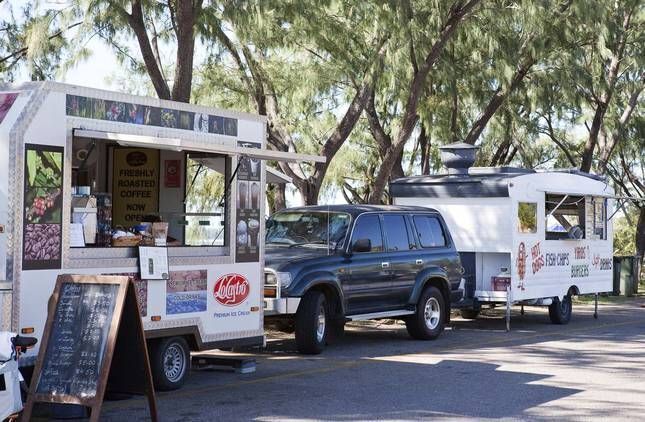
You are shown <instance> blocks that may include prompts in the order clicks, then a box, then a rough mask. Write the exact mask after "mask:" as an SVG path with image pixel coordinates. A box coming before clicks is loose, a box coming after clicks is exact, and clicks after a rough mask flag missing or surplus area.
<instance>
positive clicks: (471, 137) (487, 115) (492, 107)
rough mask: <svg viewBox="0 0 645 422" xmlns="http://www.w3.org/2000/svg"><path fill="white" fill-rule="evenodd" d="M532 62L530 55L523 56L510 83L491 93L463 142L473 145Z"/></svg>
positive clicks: (529, 68) (533, 60)
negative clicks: (504, 87)
mask: <svg viewBox="0 0 645 422" xmlns="http://www.w3.org/2000/svg"><path fill="white" fill-rule="evenodd" d="M534 64H535V59H534V58H532V57H530V56H529V57H526V58H524V59H523V60H522V61H521V63H520V64H519V66H518V68H517V70H516V71H515V74H514V75H513V78H512V79H511V83H510V85H509V86H508V87H507V88H506V89H502V88H500V89H498V90H497V91H496V92H495V93H494V94H493V96H492V97H491V99H490V100H489V101H488V104H486V108H484V111H483V112H482V114H481V115H480V116H479V118H478V119H477V120H476V121H475V123H473V126H472V127H471V128H470V131H469V132H468V135H466V138H465V139H464V142H466V143H467V144H471V145H475V142H476V141H477V139H478V138H479V137H480V135H481V134H482V132H483V131H484V129H485V128H486V125H488V122H489V121H490V119H491V118H492V117H493V116H494V115H495V113H496V112H497V110H499V107H500V106H501V105H502V104H503V103H504V101H506V98H508V96H509V95H510V94H511V93H512V92H513V91H514V90H515V88H517V87H518V86H519V84H520V82H522V80H523V79H524V77H525V76H526V75H527V73H529V70H531V67H532V66H533V65H534Z"/></svg>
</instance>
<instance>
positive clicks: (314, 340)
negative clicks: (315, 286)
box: [296, 291, 330, 355]
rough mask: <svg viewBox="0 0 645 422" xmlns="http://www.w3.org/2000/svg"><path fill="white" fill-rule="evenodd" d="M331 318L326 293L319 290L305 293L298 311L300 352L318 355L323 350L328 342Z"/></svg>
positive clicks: (298, 343)
mask: <svg viewBox="0 0 645 422" xmlns="http://www.w3.org/2000/svg"><path fill="white" fill-rule="evenodd" d="M329 320H330V318H329V306H328V304H327V300H326V299H325V295H324V294H323V293H322V292H318V291H308V292H307V293H305V295H304V296H303V297H302V300H301V301H300V306H298V311H297V312H296V345H297V347H298V351H299V352H300V353H303V354H307V355H317V354H319V353H321V352H322V351H323V349H324V348H325V345H326V344H327V335H328V331H329V328H330V327H329Z"/></svg>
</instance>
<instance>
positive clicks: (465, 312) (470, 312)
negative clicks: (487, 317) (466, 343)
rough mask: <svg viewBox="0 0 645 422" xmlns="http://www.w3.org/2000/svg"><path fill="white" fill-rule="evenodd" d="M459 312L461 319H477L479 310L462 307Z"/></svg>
mask: <svg viewBox="0 0 645 422" xmlns="http://www.w3.org/2000/svg"><path fill="white" fill-rule="evenodd" d="M459 313H460V314H461V317H462V318H463V319H477V317H478V316H479V311H476V310H474V309H462V310H461V311H460V312H459Z"/></svg>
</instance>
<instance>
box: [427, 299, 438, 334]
mask: <svg viewBox="0 0 645 422" xmlns="http://www.w3.org/2000/svg"><path fill="white" fill-rule="evenodd" d="M423 316H424V318H425V322H426V327H428V328H429V329H431V330H434V329H435V328H437V326H438V325H439V321H440V320H441V307H440V306H439V301H437V299H435V298H434V297H431V298H429V299H428V300H427V301H426V306H425V310H424V313H423Z"/></svg>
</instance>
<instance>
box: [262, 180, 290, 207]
mask: <svg viewBox="0 0 645 422" xmlns="http://www.w3.org/2000/svg"><path fill="white" fill-rule="evenodd" d="M285 190H286V189H285V185H284V183H270V184H268V185H267V202H268V203H269V215H271V214H273V213H275V212H277V211H280V210H283V209H285V208H287V197H286V192H285Z"/></svg>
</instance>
